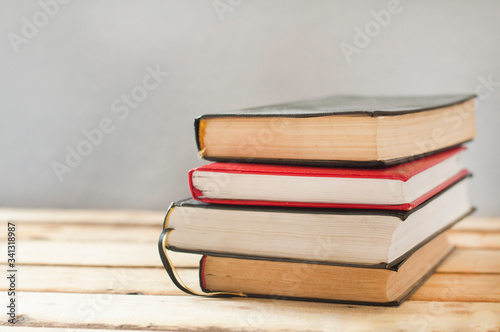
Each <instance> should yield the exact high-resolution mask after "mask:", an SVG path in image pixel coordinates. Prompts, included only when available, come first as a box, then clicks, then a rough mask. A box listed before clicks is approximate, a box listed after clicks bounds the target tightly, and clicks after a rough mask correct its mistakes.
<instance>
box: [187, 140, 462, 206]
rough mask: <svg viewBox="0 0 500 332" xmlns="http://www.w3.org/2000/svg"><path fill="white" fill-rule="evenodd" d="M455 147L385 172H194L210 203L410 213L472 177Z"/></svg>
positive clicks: (248, 167) (277, 168) (229, 166)
mask: <svg viewBox="0 0 500 332" xmlns="http://www.w3.org/2000/svg"><path fill="white" fill-rule="evenodd" d="M463 150H465V148H455V149H451V150H448V151H445V152H441V153H438V154H434V155H431V156H428V157H425V158H422V159H417V160H415V161H412V162H407V163H404V164H401V165H397V166H392V167H389V168H383V169H360V168H358V169H353V168H326V167H305V166H290V165H266V164H247V163H221V162H219V163H212V164H208V165H205V166H201V167H198V168H195V169H192V170H190V171H189V176H188V177H189V187H190V190H191V194H192V197H193V198H194V199H196V200H200V201H202V202H206V203H215V204H237V205H259V206H295V207H324V208H326V207H333V208H351V209H393V210H405V211H409V210H411V209H413V208H415V207H417V206H418V205H419V204H420V203H422V202H424V201H425V200H426V199H428V198H430V197H432V196H433V195H435V194H436V193H438V192H440V191H441V190H442V189H444V188H446V187H448V186H449V185H450V184H452V183H454V182H456V181H457V180H458V179H461V178H463V177H464V176H466V175H467V173H468V171H467V170H466V169H464V168H463V166H462V163H461V158H460V155H461V152H462V151H463Z"/></svg>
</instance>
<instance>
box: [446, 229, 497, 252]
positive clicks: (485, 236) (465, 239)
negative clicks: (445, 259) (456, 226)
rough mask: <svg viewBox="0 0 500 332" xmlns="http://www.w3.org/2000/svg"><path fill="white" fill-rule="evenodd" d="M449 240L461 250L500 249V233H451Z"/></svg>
mask: <svg viewBox="0 0 500 332" xmlns="http://www.w3.org/2000/svg"><path fill="white" fill-rule="evenodd" d="M448 240H449V241H450V242H451V243H453V244H454V245H455V246H457V247H459V248H483V249H500V232H481V233H478V232H468V231H467V232H466V231H464V232H450V233H448Z"/></svg>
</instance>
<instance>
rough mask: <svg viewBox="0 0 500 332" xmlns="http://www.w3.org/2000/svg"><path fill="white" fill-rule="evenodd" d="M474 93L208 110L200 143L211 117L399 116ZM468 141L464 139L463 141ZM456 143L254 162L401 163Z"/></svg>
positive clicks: (377, 165)
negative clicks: (384, 156)
mask: <svg viewBox="0 0 500 332" xmlns="http://www.w3.org/2000/svg"><path fill="white" fill-rule="evenodd" d="M475 97H476V96H475V95H473V94H458V95H437V96H349V95H346V96H329V97H325V98H319V99H310V100H303V101H296V102H291V103H281V104H275V105H268V106H261V107H254V108H248V109H242V110H237V111H230V112H224V113H213V114H204V115H201V116H199V117H197V118H196V119H195V121H194V127H195V136H196V144H197V148H198V151H200V152H201V150H202V149H201V143H200V121H201V120H202V119H209V118H223V117H287V118H311V117H321V116H331V115H368V116H371V117H378V116H396V115H403V114H409V113H418V112H424V111H429V110H434V109H439V108H443V107H448V106H453V105H457V104H461V103H463V102H466V101H468V100H470V99H473V98H475ZM461 143H464V142H461ZM461 143H460V144H461ZM460 144H456V145H454V146H450V147H446V148H443V149H439V150H437V151H431V152H427V153H422V154H419V155H415V156H410V157H403V158H394V159H390V160H373V161H346V160H328V161H326V160H292V159H269V158H252V160H251V162H252V163H263V164H266V163H267V164H286V165H304V166H330V167H331V166H336V167H373V168H382V167H389V166H394V165H399V164H402V163H405V162H409V161H412V160H415V159H419V158H423V157H425V156H428V155H431V154H434V153H437V152H440V151H443V150H447V149H450V148H454V147H456V146H458V145H460ZM203 158H204V159H206V160H210V161H221V162H242V163H244V162H249V160H248V158H226V157H207V156H203Z"/></svg>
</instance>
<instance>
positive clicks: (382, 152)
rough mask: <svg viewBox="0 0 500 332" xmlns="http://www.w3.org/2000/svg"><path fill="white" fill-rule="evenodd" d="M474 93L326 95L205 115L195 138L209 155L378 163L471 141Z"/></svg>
mask: <svg viewBox="0 0 500 332" xmlns="http://www.w3.org/2000/svg"><path fill="white" fill-rule="evenodd" d="M474 98H475V96H474V95H465V94H463V95H439V96H394V97H390V96H378V97H370V96H331V97H326V98H320V99H312V100H305V101H298V102H292V103H284V104H277V105H271V106H263V107H256V108H250V109H244V110H239V111H233V112H227V113H218V114H205V115H202V116H200V117H198V118H196V119H195V132H196V141H197V145H198V150H199V153H200V156H202V157H203V158H205V159H207V160H212V161H226V162H227V161H229V162H252V163H272V164H299V165H328V166H338V167H346V166H348V167H385V166H391V165H397V164H400V163H403V162H407V161H409V160H413V159H417V158H420V157H423V156H426V155H429V154H432V153H434V152H436V151H442V150H446V149H449V148H451V147H454V146H457V145H460V144H461V143H463V142H466V141H469V140H471V139H473V138H474V136H475V121H474Z"/></svg>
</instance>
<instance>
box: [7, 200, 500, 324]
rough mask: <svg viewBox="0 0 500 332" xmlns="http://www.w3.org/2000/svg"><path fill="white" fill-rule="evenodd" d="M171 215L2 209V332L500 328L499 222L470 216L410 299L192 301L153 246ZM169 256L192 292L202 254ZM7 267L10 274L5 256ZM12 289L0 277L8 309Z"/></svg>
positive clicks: (460, 226)
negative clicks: (10, 233) (10, 255)
mask: <svg viewBox="0 0 500 332" xmlns="http://www.w3.org/2000/svg"><path fill="white" fill-rule="evenodd" d="M163 217H164V213H163V212H157V211H83V210H22V209H0V224H1V225H3V226H2V229H3V231H0V247H1V248H3V252H6V250H5V244H6V234H7V233H6V221H7V220H11V221H13V222H15V223H16V226H17V230H16V235H17V246H18V261H19V264H18V285H17V287H18V290H20V292H19V293H18V298H17V302H18V308H19V311H18V318H19V321H18V323H17V324H16V326H15V327H12V326H11V325H9V324H8V323H7V320H6V318H5V317H6V316H5V315H4V319H3V320H2V321H1V322H0V326H1V327H0V330H1V331H4V330H5V331H10V330H12V331H13V332H16V331H17V332H19V331H27V332H63V331H64V332H69V331H74V332H83V331H88V332H103V331H108V330H113V329H119V330H129V331H142V330H162V331H163V330H187V331H195V330H207V331H211V330H223V331H229V330H264V331H276V330H290V331H292V330H311V331H335V330H339V331H399V330H402V331H499V330H500V219H495V218H474V217H470V218H468V219H466V220H464V221H462V222H460V223H459V224H458V225H456V226H455V227H454V228H453V230H452V232H451V234H450V240H451V241H452V242H453V243H454V244H455V245H456V246H457V250H455V251H454V252H453V254H452V255H451V256H450V257H449V258H448V259H447V260H446V261H445V262H444V263H443V264H442V265H441V266H440V267H439V269H438V271H437V272H436V273H435V274H434V275H432V276H431V277H430V278H429V280H428V281H427V282H426V283H425V284H424V285H423V286H422V287H421V288H419V289H418V291H417V292H416V293H415V294H413V295H412V296H411V297H410V299H409V300H408V301H406V302H405V303H403V304H402V305H401V306H400V307H392V308H387V307H370V306H355V305H339V304H325V303H310V302H298V301H280V300H257V299H237V298H235V299H206V298H199V297H193V296H188V295H186V294H184V293H182V292H181V291H179V290H178V289H177V288H176V287H175V286H174V285H173V284H172V282H171V281H170V279H169V277H168V275H167V274H166V272H165V271H164V270H163V268H162V267H161V262H160V259H159V256H158V252H157V244H156V241H157V239H158V236H159V233H160V231H161V225H162V222H163ZM172 259H173V260H174V262H175V264H176V266H178V267H179V273H180V274H181V276H182V278H183V280H184V281H185V282H186V283H187V284H189V285H190V286H192V287H193V288H196V287H197V285H198V271H197V266H198V262H199V259H200V256H198V255H187V254H178V253H173V255H172ZM2 264H3V265H2ZM0 266H1V268H2V269H3V270H4V271H6V269H7V266H6V259H3V260H1V261H0ZM7 288H8V284H7V280H6V278H0V293H1V296H0V301H1V302H0V305H3V304H2V303H5V304H6V303H7V302H6V301H7V294H6V290H7ZM68 328H69V329H68ZM89 329H90V330H89Z"/></svg>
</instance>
